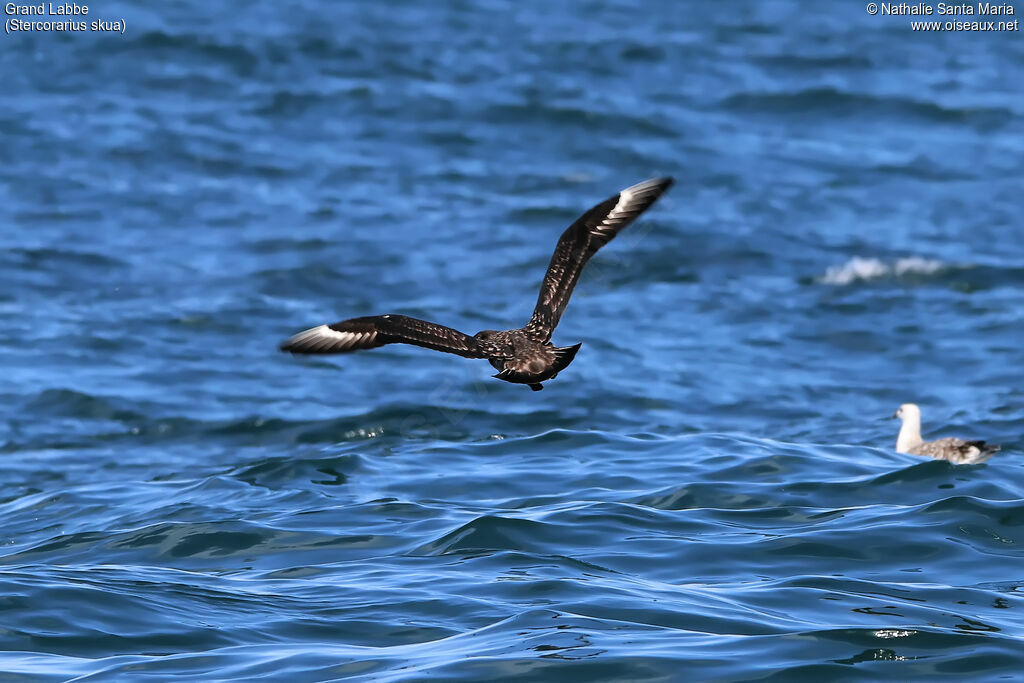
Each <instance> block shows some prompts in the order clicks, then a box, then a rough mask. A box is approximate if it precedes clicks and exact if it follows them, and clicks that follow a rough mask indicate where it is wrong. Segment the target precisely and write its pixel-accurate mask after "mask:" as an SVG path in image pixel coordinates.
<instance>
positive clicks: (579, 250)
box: [281, 178, 672, 391]
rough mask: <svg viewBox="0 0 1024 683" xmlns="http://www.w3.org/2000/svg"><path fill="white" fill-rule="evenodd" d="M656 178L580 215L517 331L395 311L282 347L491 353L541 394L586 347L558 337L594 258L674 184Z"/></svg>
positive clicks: (504, 372) (320, 330)
mask: <svg viewBox="0 0 1024 683" xmlns="http://www.w3.org/2000/svg"><path fill="white" fill-rule="evenodd" d="M671 184H672V179H671V178H655V179H652V180H647V181H644V182H642V183H637V184H636V185H633V186H632V187H628V188H626V189H625V190H622V191H621V192H619V193H618V194H616V195H614V196H612V197H609V198H608V199H606V200H605V201H603V202H601V203H600V204H597V205H596V206H594V207H593V208H591V209H590V210H589V211H587V212H586V213H584V214H583V215H582V216H580V217H579V218H578V219H577V220H576V221H575V222H574V223H573V224H572V225H570V226H569V227H568V228H567V229H566V230H565V232H563V233H562V236H561V238H559V240H558V245H557V246H556V247H555V252H554V254H553V255H552V256H551V262H550V263H549V264H548V269H547V272H546V273H545V275H544V280H543V282H542V283H541V289H540V294H539V295H538V297H537V305H536V307H535V308H534V311H533V315H532V316H531V318H530V321H529V322H528V323H527V324H526V325H525V326H524V327H523V328H521V329H517V330H504V331H495V330H484V331H482V332H478V333H477V334H475V335H473V336H469V335H467V334H464V333H462V332H459V331H458V330H454V329H452V328H450V327H445V326H444V325H438V324H437V323H432V322H428V321H426V320H419V319H417V318H410V317H408V316H404V315H397V314H388V315H378V316H368V317H362V318H351V319H349V320H342V321H341V322H337V323H333V324H330V325H318V326H317V327H312V328H309V329H308V330H304V331H302V332H299V333H298V334H296V335H294V336H292V337H291V338H290V339H287V340H286V341H285V342H284V343H282V344H281V350H282V351H287V352H290V353H298V354H322V353H349V352H352V351H357V350H359V349H373V348H377V347H379V346H384V345H385V344H395V343H402V344H412V345H415V346H422V347H424V348H428V349H433V350H435V351H444V352H446V353H453V354H456V355H459V356H463V357H466V358H484V359H487V360H488V361H490V363H491V365H492V366H494V368H495V369H497V370H498V371H499V372H498V374H496V375H494V376H495V377H496V378H498V379H500V380H504V381H506V382H512V383H515V384H527V385H529V386H530V388H531V389H533V390H534V391H539V390H540V389H541V388H542V386H541V382H544V381H547V380H549V379H554V377H555V376H557V375H558V373H559V372H561V371H562V370H564V369H565V368H566V367H567V366H568V365H569V363H571V362H572V360H573V358H575V356H576V352H577V351H578V350H579V348H580V344H576V345H575V346H564V347H557V346H555V345H553V344H552V343H551V335H552V333H553V332H554V330H555V327H556V326H557V325H558V321H559V320H560V319H561V317H562V313H563V312H564V311H565V307H566V306H567V305H568V303H569V297H570V296H571V295H572V291H573V289H574V288H575V287H576V283H577V282H578V281H579V277H580V273H581V272H582V271H583V267H584V266H585V265H586V264H587V261H589V260H590V258H591V257H592V256H593V255H594V254H595V253H597V251H598V250H599V249H600V248H601V247H603V246H604V245H605V244H607V243H608V242H610V241H611V240H612V239H613V238H614V237H615V236H616V235H617V234H618V233H619V232H620V231H621V230H622V229H623V228H625V227H626V226H627V225H629V224H630V223H632V222H633V221H634V220H635V219H636V218H637V217H638V216H639V215H640V214H641V213H643V212H644V211H645V210H647V209H648V208H649V207H650V206H651V205H652V204H653V203H654V202H655V201H656V200H657V199H658V197H660V196H661V195H662V193H664V192H665V190H667V189H668V188H669V186H671Z"/></svg>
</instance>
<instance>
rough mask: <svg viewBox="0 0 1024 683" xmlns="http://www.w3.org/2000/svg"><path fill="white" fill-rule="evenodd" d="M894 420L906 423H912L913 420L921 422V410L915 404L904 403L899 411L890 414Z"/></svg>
mask: <svg viewBox="0 0 1024 683" xmlns="http://www.w3.org/2000/svg"><path fill="white" fill-rule="evenodd" d="M892 416H893V417H894V418H897V417H898V418H899V419H900V420H902V421H904V422H906V421H907V420H910V421H914V420H915V419H916V420H917V421H918V422H920V421H921V409H920V408H918V407H917V404H916V403H904V404H903V405H901V406H900V407H899V409H898V410H897V411H896V412H895V413H893V414H892Z"/></svg>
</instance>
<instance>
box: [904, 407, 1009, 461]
mask: <svg viewBox="0 0 1024 683" xmlns="http://www.w3.org/2000/svg"><path fill="white" fill-rule="evenodd" d="M893 417H894V418H897V417H898V418H900V419H901V420H902V421H903V425H902V426H901V427H900V435H899V437H898V438H897V439H896V450H897V451H899V452H900V453H909V454H911V455H924V456H927V457H929V458H934V459H936V460H948V461H950V462H951V463H953V464H955V465H973V464H977V463H979V462H985V461H986V460H988V459H989V458H991V457H992V456H993V455H995V452H996V451H998V450H999V446H990V445H987V444H986V443H985V442H984V441H965V440H963V439H957V438H955V437H952V436H949V437H946V438H945V439H938V440H937V441H924V440H922V439H921V409H920V408H918V407H917V405H915V404H913V403H904V404H903V405H901V406H900V409H899V410H897V411H896V412H895V413H893Z"/></svg>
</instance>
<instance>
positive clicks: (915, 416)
mask: <svg viewBox="0 0 1024 683" xmlns="http://www.w3.org/2000/svg"><path fill="white" fill-rule="evenodd" d="M893 417H898V418H899V419H900V420H902V421H903V424H901V425H900V433H899V436H898V437H896V450H897V451H899V452H900V453H909V452H910V450H911V449H912V448H915V447H917V446H920V445H921V409H920V408H918V407H917V406H916V405H915V404H913V403H904V404H903V405H901V406H900V407H899V410H897V411H896V412H895V413H893Z"/></svg>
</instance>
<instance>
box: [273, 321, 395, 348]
mask: <svg viewBox="0 0 1024 683" xmlns="http://www.w3.org/2000/svg"><path fill="white" fill-rule="evenodd" d="M376 337H377V333H376V332H339V331H338V330H332V329H331V328H330V327H328V326H327V325H317V326H316V327H311V328H309V329H308V330H303V331H302V332H299V333H298V334H296V335H295V336H293V337H292V338H291V339H289V340H288V341H287V342H285V344H284V345H285V346H287V347H292V348H295V349H296V350H302V351H348V350H351V349H358V348H364V347H365V346H367V345H369V344H372V343H373V340H374V339H375V338H376Z"/></svg>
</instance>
